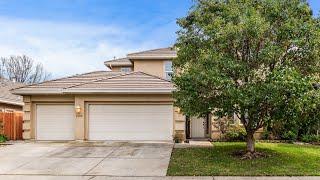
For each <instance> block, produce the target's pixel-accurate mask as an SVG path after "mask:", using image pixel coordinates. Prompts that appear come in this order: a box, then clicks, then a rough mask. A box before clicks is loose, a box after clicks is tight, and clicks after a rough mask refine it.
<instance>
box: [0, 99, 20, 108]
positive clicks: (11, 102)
mask: <svg viewBox="0 0 320 180" xmlns="http://www.w3.org/2000/svg"><path fill="white" fill-rule="evenodd" d="M0 103H4V104H11V105H17V106H23V105H24V103H23V102H14V101H7V100H3V99H0Z"/></svg>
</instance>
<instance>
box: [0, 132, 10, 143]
mask: <svg viewBox="0 0 320 180" xmlns="http://www.w3.org/2000/svg"><path fill="white" fill-rule="evenodd" d="M7 140H8V138H7V137H6V136H5V135H3V134H0V143H3V142H6V141H7Z"/></svg>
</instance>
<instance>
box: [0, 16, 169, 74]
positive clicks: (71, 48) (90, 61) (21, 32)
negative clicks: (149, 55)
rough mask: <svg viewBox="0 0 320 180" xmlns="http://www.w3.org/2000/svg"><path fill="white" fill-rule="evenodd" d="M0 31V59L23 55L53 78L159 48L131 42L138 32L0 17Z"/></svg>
mask: <svg viewBox="0 0 320 180" xmlns="http://www.w3.org/2000/svg"><path fill="white" fill-rule="evenodd" d="M0 27H1V30H0V42H1V43H0V56H1V57H6V56H10V55H21V54H26V55H28V56H30V57H32V58H33V59H35V60H36V61H39V62H42V63H43V64H44V66H45V68H46V69H47V70H48V71H49V72H51V73H53V75H54V77H60V76H66V75H71V74H76V73H83V72H88V71H94V70H105V69H106V68H105V66H104V65H103V62H104V61H105V60H107V59H112V58H113V57H114V56H116V57H122V56H125V55H126V54H127V53H129V52H134V51H137V50H142V49H150V48H155V47H159V46H162V45H163V44H161V42H159V40H156V41H155V40H153V39H152V37H150V38H149V39H145V40H140V41H139V42H135V41H134V40H133V39H137V38H139V37H138V36H139V30H138V29H123V28H121V27H117V26H112V25H110V26H109V25H93V24H85V23H68V22H50V21H37V20H24V19H13V18H5V17H0ZM159 28H160V27H159ZM164 31H165V30H164ZM155 32H158V31H157V30H155ZM163 33H166V32H163ZM140 36H141V35H140ZM142 37H143V36H142ZM163 43H167V41H164V42H163Z"/></svg>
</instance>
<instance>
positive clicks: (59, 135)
mask: <svg viewBox="0 0 320 180" xmlns="http://www.w3.org/2000/svg"><path fill="white" fill-rule="evenodd" d="M176 56H177V54H176V51H175V50H174V49H173V48H161V49H155V50H149V51H143V52H138V53H132V54H128V55H127V57H125V58H121V59H113V60H110V61H106V62H105V65H106V66H107V67H108V68H109V69H111V71H97V72H90V73H86V74H80V75H75V76H71V77H66V78H61V79H56V80H51V81H47V82H43V83H40V84H35V85H30V86H25V87H22V88H18V89H15V90H14V91H13V92H14V93H15V94H19V95H22V96H23V100H24V103H25V106H24V113H25V115H24V125H23V130H24V132H23V137H24V139H35V140H173V139H174V138H179V139H185V138H215V137H216V135H215V133H216V132H217V130H213V129H214V128H213V127H214V126H213V125H212V118H211V117H208V118H194V117H192V118H186V117H185V116H184V115H183V114H182V113H180V110H179V108H176V107H174V106H173V102H174V99H173V97H172V92H173V90H174V85H173V84H172V83H171V82H170V80H171V76H172V74H173V69H172V59H173V58H175V57H176ZM190 119H191V120H190Z"/></svg>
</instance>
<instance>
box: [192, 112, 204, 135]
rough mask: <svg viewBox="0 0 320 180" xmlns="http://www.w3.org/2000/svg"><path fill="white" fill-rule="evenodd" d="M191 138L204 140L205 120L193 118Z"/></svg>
mask: <svg viewBox="0 0 320 180" xmlns="http://www.w3.org/2000/svg"><path fill="white" fill-rule="evenodd" d="M190 120H191V122H190V124H191V138H204V137H205V128H206V124H205V122H206V121H205V118H196V117H192V118H191V119H190Z"/></svg>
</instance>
